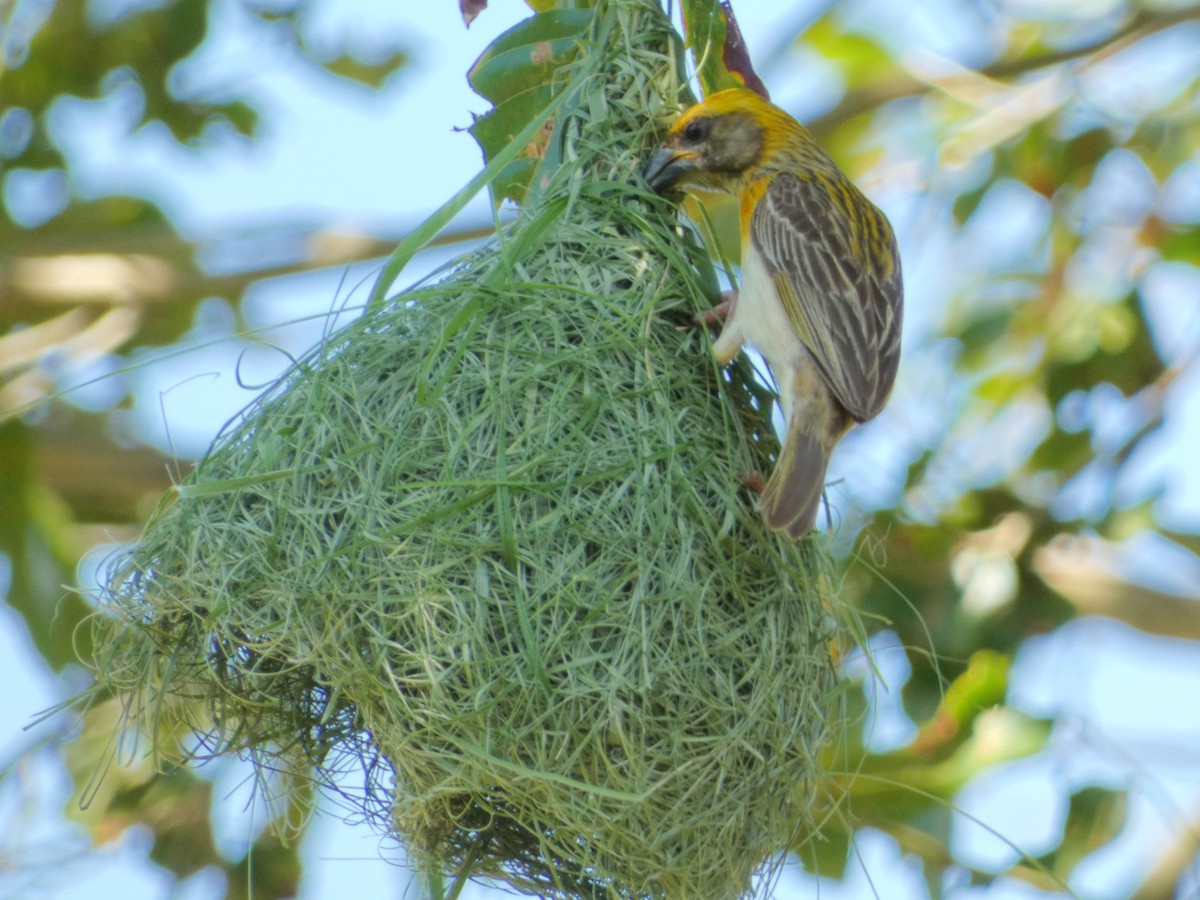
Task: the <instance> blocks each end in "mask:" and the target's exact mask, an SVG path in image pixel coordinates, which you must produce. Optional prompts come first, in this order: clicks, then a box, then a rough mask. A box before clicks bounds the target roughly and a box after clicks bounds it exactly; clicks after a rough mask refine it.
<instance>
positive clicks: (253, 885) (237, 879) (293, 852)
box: [225, 829, 302, 900]
mask: <svg viewBox="0 0 1200 900" xmlns="http://www.w3.org/2000/svg"><path fill="white" fill-rule="evenodd" d="M297 849H298V848H297V847H296V846H295V845H294V844H288V843H286V842H284V841H282V840H281V839H280V838H279V836H278V835H277V834H276V833H275V832H274V831H273V830H272V829H267V830H265V831H264V832H263V833H262V834H261V835H259V837H258V839H257V840H256V841H255V842H254V846H253V847H251V848H250V852H249V853H248V854H247V855H246V856H245V857H243V858H242V859H241V860H240V861H238V862H237V863H235V864H233V865H226V867H225V869H226V878H227V880H228V888H227V890H226V893H225V898H226V900H284V898H287V897H297V896H299V892H300V877H301V875H302V869H301V865H300V857H299V854H298V852H297Z"/></svg>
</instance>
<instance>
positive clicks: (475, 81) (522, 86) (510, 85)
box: [467, 9, 593, 105]
mask: <svg viewBox="0 0 1200 900" xmlns="http://www.w3.org/2000/svg"><path fill="white" fill-rule="evenodd" d="M592 18H593V14H592V12H591V10H586V9H564V10H554V11H552V12H546V13H541V14H539V15H536V16H530V17H529V18H528V19H526V20H524V21H523V22H520V23H519V24H517V25H515V26H514V27H512V28H510V29H509V30H508V31H506V32H504V33H503V34H502V35H500V36H499V37H498V38H496V40H494V41H492V43H491V44H490V45H489V46H488V48H487V49H486V50H484V51H483V53H482V55H480V57H479V59H477V60H476V61H475V64H474V65H472V66H471V70H470V71H469V72H468V73H467V81H468V82H469V83H470V85H471V88H472V89H473V90H474V91H475V93H477V94H479V95H480V96H481V97H484V98H486V99H488V100H490V101H492V103H494V104H497V105H498V104H500V103H502V102H503V101H505V100H507V99H509V98H511V97H513V96H515V95H517V94H520V93H523V92H524V91H528V90H530V89H531V88H534V87H537V86H540V85H549V84H550V83H551V81H552V80H553V78H554V74H555V73H556V72H557V71H558V69H559V68H561V67H562V65H563V64H564V63H567V62H570V61H571V60H573V59H574V58H575V57H576V55H577V53H578V50H579V42H580V39H581V38H582V37H583V35H584V33H585V32H586V31H587V29H588V26H589V25H591V22H592Z"/></svg>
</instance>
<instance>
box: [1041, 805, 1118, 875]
mask: <svg viewBox="0 0 1200 900" xmlns="http://www.w3.org/2000/svg"><path fill="white" fill-rule="evenodd" d="M1128 813H1129V803H1128V797H1127V795H1126V792H1125V791H1115V790H1112V789H1110V788H1104V787H1098V786H1095V785H1092V786H1089V787H1085V788H1080V789H1079V790H1076V791H1073V792H1072V793H1071V796H1070V798H1069V800H1068V805H1067V819H1066V822H1065V823H1064V824H1063V836H1062V840H1061V842H1060V843H1059V845H1058V847H1057V848H1056V849H1055V850H1054V851H1053V852H1052V853H1048V854H1046V855H1045V856H1043V857H1041V858H1040V859H1039V860H1038V861H1039V862H1040V863H1042V864H1043V865H1044V866H1045V867H1046V868H1047V869H1049V870H1050V871H1051V872H1053V873H1054V874H1055V875H1057V876H1058V877H1059V878H1061V879H1063V880H1064V881H1065V880H1066V879H1067V877H1068V876H1069V875H1070V874H1071V872H1072V871H1073V870H1074V868H1075V866H1076V864H1078V863H1079V862H1080V861H1081V860H1082V859H1083V858H1084V857H1085V856H1087V855H1088V854H1090V853H1093V852H1094V851H1096V850H1098V849H1100V848H1101V847H1103V846H1104V845H1105V844H1108V843H1109V842H1110V841H1112V840H1113V838H1115V837H1116V836H1117V835H1118V834H1119V833H1120V831H1121V829H1122V828H1124V827H1125V822H1126V819H1127V817H1128Z"/></svg>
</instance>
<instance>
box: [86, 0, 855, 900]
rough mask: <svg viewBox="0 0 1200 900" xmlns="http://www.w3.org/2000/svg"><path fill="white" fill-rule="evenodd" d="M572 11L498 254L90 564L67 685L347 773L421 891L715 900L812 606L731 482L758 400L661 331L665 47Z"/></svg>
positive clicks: (314, 383)
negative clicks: (423, 875)
mask: <svg viewBox="0 0 1200 900" xmlns="http://www.w3.org/2000/svg"><path fill="white" fill-rule="evenodd" d="M603 7H604V9H605V10H607V12H605V13H604V14H603V15H609V16H612V15H617V17H618V18H617V19H616V20H615V21H617V22H618V27H616V28H614V29H613V31H612V35H613V39H612V40H611V42H610V43H609V44H608V45H606V46H598V47H594V48H593V49H592V51H591V52H592V54H603V55H604V59H603V60H602V61H601V68H600V71H602V72H604V73H605V76H604V78H603V79H593V80H592V82H590V83H591V84H592V87H591V88H590V89H591V90H593V91H599V92H601V94H602V97H603V99H604V100H605V101H606V102H605V104H604V108H605V110H606V114H607V116H608V118H607V119H606V120H605V121H603V123H601V125H598V124H597V122H596V120H595V118H594V115H593V114H594V111H595V109H597V108H598V107H597V106H596V104H595V103H589V102H587V101H585V102H582V103H580V104H579V105H578V108H581V109H588V110H589V117H588V118H584V117H580V116H576V115H568V116H565V117H564V118H563V121H562V122H560V124H559V126H558V127H559V134H560V135H561V139H562V140H563V142H564V147H565V148H566V157H567V158H568V159H569V160H571V161H570V162H568V163H566V164H564V166H563V167H562V168H561V169H560V170H559V172H558V173H557V175H556V176H555V178H554V180H553V182H552V183H551V184H550V186H549V187H548V188H547V189H546V191H545V192H544V194H543V196H542V197H541V199H540V200H539V201H538V203H537V205H536V206H534V207H533V208H531V209H528V210H526V211H525V212H524V213H523V214H522V215H521V216H520V217H519V219H518V221H517V222H516V223H515V224H514V225H513V226H512V227H511V228H509V229H508V230H507V231H506V232H505V233H504V235H503V236H502V239H500V240H498V241H497V242H495V243H494V244H492V245H490V246H488V247H486V248H485V249H483V250H481V251H479V252H476V253H474V254H473V255H471V256H469V257H468V258H466V259H464V260H462V261H461V262H460V263H459V264H458V266H457V267H456V268H455V269H454V270H453V271H452V272H450V273H449V274H448V275H447V276H446V277H445V278H444V279H443V280H441V281H439V282H437V283H435V284H433V285H432V286H428V287H426V288H423V289H419V290H415V291H412V292H409V293H407V294H405V295H403V296H400V297H397V298H394V299H393V300H391V301H389V302H388V303H386V304H383V305H380V306H379V307H376V308H372V309H370V310H368V311H367V312H366V313H365V314H364V315H363V316H362V317H361V318H359V319H358V320H357V321H355V322H354V323H352V324H351V325H349V326H348V327H346V328H345V329H343V330H342V331H340V332H339V333H337V334H336V335H334V336H333V337H332V338H330V339H329V340H328V341H326V342H325V343H324V344H323V345H322V346H320V347H319V348H318V349H317V350H316V351H314V352H313V353H312V354H311V355H310V356H309V357H307V358H306V359H304V360H302V361H301V362H300V363H298V364H297V365H296V366H295V367H294V369H293V370H292V371H291V372H290V373H289V374H288V375H287V376H286V377H285V378H284V379H283V380H282V381H281V382H280V383H279V384H278V385H277V386H276V387H275V388H274V389H273V390H271V391H270V392H268V394H267V395H266V396H264V397H263V398H262V399H260V400H259V401H258V402H257V403H256V404H254V405H253V406H252V407H251V408H250V409H249V410H247V412H246V414H245V415H244V416H243V418H242V419H241V420H240V421H239V422H238V423H237V424H236V425H235V426H234V427H233V428H232V429H231V430H230V431H229V433H227V434H226V435H224V436H223V437H222V438H221V439H220V440H219V441H218V443H217V445H216V446H215V447H214V449H213V450H212V451H211V453H210V454H209V456H208V457H207V458H206V459H205V460H204V461H203V462H202V463H200V464H199V465H198V467H197V469H196V470H195V472H194V473H193V475H192V476H191V477H190V478H189V479H188V480H187V481H186V483H185V484H183V485H181V486H180V488H179V489H178V490H177V491H176V492H175V493H174V494H173V496H172V498H171V499H169V501H167V502H164V504H163V505H162V506H161V507H160V509H159V511H158V513H157V514H156V515H155V517H154V519H153V521H152V522H151V523H150V525H149V526H148V528H147V530H146V532H145V535H144V537H143V538H142V539H141V541H140V542H139V543H138V544H137V545H136V547H134V548H133V549H132V550H131V551H130V552H129V553H128V554H126V555H125V556H123V557H121V558H120V559H119V560H117V561H116V562H115V564H114V567H113V570H112V572H111V579H110V582H109V589H108V595H107V596H106V597H105V598H104V600H105V602H106V605H107V607H108V608H109V609H110V610H111V611H113V612H115V615H111V616H104V617H102V618H101V619H100V620H99V625H98V627H99V630H100V632H101V634H100V635H99V636H98V637H99V639H98V640H97V642H96V645H97V646H98V647H100V648H103V649H102V651H101V654H102V655H101V657H100V658H99V659H98V660H97V670H98V675H99V681H100V684H101V685H103V686H105V687H108V688H111V689H114V690H116V691H119V692H121V693H122V694H123V695H125V696H127V697H130V698H133V699H131V700H130V703H131V708H134V711H135V713H138V714H139V715H141V714H142V713H143V711H146V712H145V715H144V717H150V718H152V719H153V721H150V722H145V723H143V724H145V725H146V726H147V727H148V728H151V729H153V730H156V731H157V732H158V733H159V734H161V733H162V730H163V729H167V730H168V731H174V733H176V734H177V733H178V731H179V728H180V727H181V725H183V726H186V727H187V728H193V729H200V730H204V731H206V732H207V733H208V734H209V735H210V740H211V743H210V745H209V746H210V747H211V748H212V749H213V750H214V752H230V751H242V752H245V751H247V750H248V751H251V752H252V755H253V756H254V758H255V759H257V760H258V761H259V762H260V763H262V764H263V765H264V766H268V767H272V768H275V769H284V770H286V771H288V772H290V773H293V774H307V775H308V776H312V775H313V774H314V773H315V775H316V777H318V778H319V779H321V780H324V781H328V780H330V779H331V778H332V777H333V775H334V774H335V770H336V769H337V768H338V767H339V766H342V765H344V764H345V762H346V760H347V759H348V758H349V759H361V760H365V761H366V762H367V763H368V766H369V767H372V766H373V768H371V769H370V774H371V775H372V777H371V778H369V779H368V783H367V785H366V790H365V792H364V793H363V794H362V795H361V796H356V797H354V798H348V802H352V803H353V804H354V805H355V807H356V808H358V809H359V810H360V811H361V812H364V813H368V814H371V815H375V816H380V817H382V819H383V821H384V822H385V823H386V824H385V827H386V828H387V829H388V830H390V831H391V832H393V833H395V834H397V835H399V836H400V837H402V838H403V839H404V840H405V841H406V842H407V843H408V845H409V847H410V849H411V851H412V853H413V855H414V858H415V859H416V860H417V862H418V863H419V865H421V866H422V867H423V868H425V869H426V870H430V871H459V872H463V871H466V872H468V873H469V874H471V875H480V876H489V877H493V878H500V879H503V880H505V881H507V882H508V883H509V884H511V885H513V886H515V887H517V888H518V889H521V890H527V891H532V892H536V893H539V894H541V895H543V896H553V897H579V896H586V897H595V896H599V897H623V898H624V897H637V898H643V897H645V898H649V897H674V898H697V897H704V898H707V900H718V898H722V897H736V896H739V895H741V894H743V893H745V892H746V891H748V890H749V884H750V878H751V876H752V874H753V873H754V871H755V869H756V867H758V866H759V865H760V864H761V863H762V861H763V860H764V859H767V858H770V857H771V856H772V855H773V854H777V853H778V852H779V851H780V850H782V849H785V848H786V847H787V846H788V844H789V841H790V839H791V838H792V837H793V836H794V835H795V834H796V832H797V831H798V830H799V829H800V828H802V827H803V826H804V825H805V824H806V822H807V810H808V803H809V797H810V796H811V793H812V791H814V790H816V788H815V785H816V784H817V783H818V778H819V773H818V772H817V771H816V767H815V762H814V755H815V754H816V753H817V751H818V750H819V749H820V747H821V745H822V741H823V739H824V735H825V734H826V732H827V730H828V725H827V722H826V718H827V712H826V707H827V706H828V705H829V703H830V701H829V699H828V697H829V695H830V694H831V688H832V686H833V684H834V679H835V674H834V669H833V666H832V664H831V660H830V649H829V648H830V645H831V642H833V641H834V640H835V639H836V634H835V632H836V625H835V624H834V621H833V617H832V616H831V615H830V613H829V608H830V603H831V602H832V601H831V598H830V596H829V593H830V589H831V588H830V585H831V579H830V577H829V568H828V561H827V557H826V556H825V554H824V550H822V549H820V548H819V544H818V542H817V541H808V542H805V543H802V544H800V545H794V544H791V543H788V542H786V541H784V540H782V539H781V538H779V537H778V536H776V535H774V534H773V533H771V532H769V531H768V530H767V529H766V528H765V527H764V526H763V524H762V522H761V520H760V518H759V515H758V512H757V510H756V507H755V502H754V498H753V495H752V494H748V492H747V491H746V490H745V489H744V488H743V487H742V486H741V485H740V483H739V481H738V478H737V473H740V472H745V471H747V470H750V469H755V468H758V469H764V470H765V469H768V468H769V466H770V456H771V454H772V453H773V452H774V450H775V449H776V445H775V443H774V438H773V436H772V435H771V431H770V427H769V424H768V421H767V416H766V415H765V414H764V411H763V410H764V407H768V401H769V399H770V395H768V394H765V393H764V392H763V390H762V389H761V388H760V387H758V386H757V384H756V382H755V379H754V378H753V373H752V372H750V370H749V369H748V368H747V367H746V366H745V364H744V363H743V364H739V365H738V366H735V367H734V368H733V369H732V370H731V372H729V373H724V374H723V373H721V372H720V371H719V370H718V369H717V367H716V366H715V364H714V363H713V362H712V360H711V356H710V354H709V350H708V343H709V339H708V336H707V335H706V334H705V333H704V332H702V331H701V330H698V329H694V328H686V327H680V324H679V323H680V321H681V320H686V319H688V318H689V317H690V315H691V314H692V312H693V311H694V309H695V307H696V306H697V305H699V304H702V303H704V302H707V301H706V295H707V297H708V298H711V295H712V289H711V285H710V284H709V283H707V282H705V281H704V280H703V279H702V278H701V276H700V275H698V274H697V272H701V271H709V272H710V276H709V277H710V278H711V270H710V269H709V268H708V266H707V263H706V261H705V260H704V259H703V252H702V251H701V250H699V249H698V248H697V246H696V245H695V243H694V242H693V241H690V240H689V239H688V238H687V237H686V235H684V234H681V233H679V232H678V231H677V230H676V229H674V228H673V225H672V218H671V217H672V215H673V211H672V209H671V207H670V205H669V204H666V203H664V202H663V201H661V200H659V199H658V198H655V197H653V196H651V195H649V194H647V192H646V191H645V189H644V188H643V187H642V186H641V185H640V180H639V179H638V178H637V175H636V173H637V171H638V170H639V168H640V166H641V164H642V162H643V160H644V159H645V158H646V156H647V154H648V152H649V150H650V149H651V148H652V147H653V145H654V143H655V132H654V128H655V122H652V121H650V120H648V118H647V115H646V112H647V110H648V109H649V110H657V111H659V112H660V113H661V115H659V117H658V124H659V125H661V121H662V118H663V116H665V115H667V112H668V111H669V108H670V103H669V102H668V101H667V100H665V99H664V98H667V97H672V96H675V94H674V91H675V90H676V87H677V82H676V81H675V80H674V77H673V73H672V71H671V66H670V65H669V62H668V58H667V56H666V55H665V48H666V47H667V46H668V41H669V40H670V35H669V32H668V31H667V24H666V22H665V21H664V19H663V18H662V14H661V12H660V11H659V10H658V9H657V7H656V6H655V5H654V4H653V3H652V2H648V0H612V2H610V3H608V4H604V5H603ZM601 17H603V16H601ZM594 62H595V59H594V57H593V63H594ZM151 714H152V715H151Z"/></svg>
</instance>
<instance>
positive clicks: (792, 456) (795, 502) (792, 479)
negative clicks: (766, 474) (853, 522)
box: [762, 415, 835, 539]
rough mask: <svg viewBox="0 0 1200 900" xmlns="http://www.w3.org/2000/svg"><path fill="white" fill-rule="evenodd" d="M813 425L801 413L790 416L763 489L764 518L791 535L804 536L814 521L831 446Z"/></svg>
mask: <svg viewBox="0 0 1200 900" xmlns="http://www.w3.org/2000/svg"><path fill="white" fill-rule="evenodd" d="M812 425H813V423H811V422H807V421H805V420H804V418H803V417H802V416H798V415H793V416H792V419H791V421H790V422H789V423H788V433H787V436H786V437H784V439H783V446H782V447H781V448H780V450H779V459H777V460H776V461H775V470H774V471H773V472H772V473H771V478H770V480H769V481H768V482H767V486H766V487H765V488H763V492H762V517H763V521H764V522H766V523H767V525H769V526H770V527H771V528H774V529H775V530H776V531H782V532H784V533H785V534H786V535H787V536H788V537H790V538H793V539H796V538H801V537H804V535H806V534H808V532H809V531H810V530H811V529H812V527H813V525H814V524H816V521H817V512H818V510H820V508H821V494H822V493H823V492H824V490H825V469H826V467H827V466H828V465H829V453H830V450H832V444H830V445H829V446H827V445H826V442H825V441H823V440H822V437H823V435H822V434H821V430H820V429H819V428H813V427H812ZM834 443H835V442H834Z"/></svg>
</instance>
